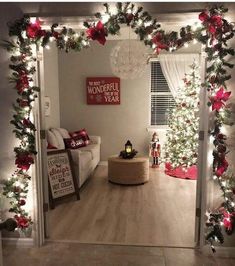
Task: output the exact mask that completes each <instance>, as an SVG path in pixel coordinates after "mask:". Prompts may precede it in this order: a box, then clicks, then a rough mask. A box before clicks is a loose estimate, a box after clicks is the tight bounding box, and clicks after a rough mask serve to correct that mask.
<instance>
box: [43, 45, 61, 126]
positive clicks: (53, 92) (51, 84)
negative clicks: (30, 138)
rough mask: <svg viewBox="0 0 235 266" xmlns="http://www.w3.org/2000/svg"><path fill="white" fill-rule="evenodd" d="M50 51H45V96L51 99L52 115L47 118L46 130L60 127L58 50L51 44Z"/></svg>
mask: <svg viewBox="0 0 235 266" xmlns="http://www.w3.org/2000/svg"><path fill="white" fill-rule="evenodd" d="M49 47H50V49H49V50H48V49H44V51H43V53H44V86H45V96H48V97H49V98H50V103H51V108H50V115H49V116H46V117H45V122H46V129H48V128H52V127H60V99H59V76H58V49H57V47H56V45H55V43H50V46H49Z"/></svg>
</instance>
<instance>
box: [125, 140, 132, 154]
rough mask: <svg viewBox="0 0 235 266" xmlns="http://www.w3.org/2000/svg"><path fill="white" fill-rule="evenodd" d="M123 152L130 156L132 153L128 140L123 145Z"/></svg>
mask: <svg viewBox="0 0 235 266" xmlns="http://www.w3.org/2000/svg"><path fill="white" fill-rule="evenodd" d="M125 152H126V154H131V152H132V144H131V142H130V141H129V140H128V141H127V142H126V144H125Z"/></svg>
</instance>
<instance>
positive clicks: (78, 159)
mask: <svg viewBox="0 0 235 266" xmlns="http://www.w3.org/2000/svg"><path fill="white" fill-rule="evenodd" d="M64 138H70V136H69V133H68V131H67V130H66V129H64V128H51V129H50V130H48V131H47V141H48V142H49V143H50V144H51V145H52V146H54V147H56V148H57V149H59V150H61V149H65V145H64V141H63V139H64ZM89 138H90V141H91V143H90V144H88V145H87V146H85V147H81V148H78V149H70V152H71V155H72V163H73V168H74V172H75V176H76V178H77V181H78V185H79V188H80V187H81V186H82V185H83V184H84V182H85V181H86V180H87V179H88V178H89V177H90V176H91V174H92V173H93V171H94V169H95V168H96V166H97V165H98V163H99V161H100V145H101V138H100V137H99V136H89Z"/></svg>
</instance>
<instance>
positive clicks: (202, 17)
mask: <svg viewBox="0 0 235 266" xmlns="http://www.w3.org/2000/svg"><path fill="white" fill-rule="evenodd" d="M199 19H200V20H201V21H202V22H205V21H207V20H208V19H209V15H208V13H207V12H205V11H204V12H201V13H200V14H199Z"/></svg>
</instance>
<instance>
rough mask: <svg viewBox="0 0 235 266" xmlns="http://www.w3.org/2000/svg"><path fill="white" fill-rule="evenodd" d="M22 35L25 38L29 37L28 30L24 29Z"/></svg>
mask: <svg viewBox="0 0 235 266" xmlns="http://www.w3.org/2000/svg"><path fill="white" fill-rule="evenodd" d="M21 36H22V37H23V38H24V39H26V38H27V35H26V31H25V30H23V31H22V33H21Z"/></svg>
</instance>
